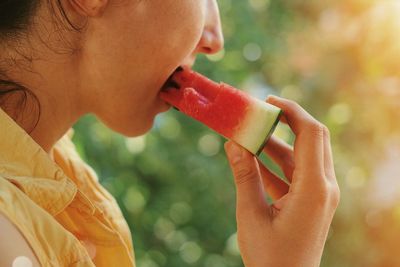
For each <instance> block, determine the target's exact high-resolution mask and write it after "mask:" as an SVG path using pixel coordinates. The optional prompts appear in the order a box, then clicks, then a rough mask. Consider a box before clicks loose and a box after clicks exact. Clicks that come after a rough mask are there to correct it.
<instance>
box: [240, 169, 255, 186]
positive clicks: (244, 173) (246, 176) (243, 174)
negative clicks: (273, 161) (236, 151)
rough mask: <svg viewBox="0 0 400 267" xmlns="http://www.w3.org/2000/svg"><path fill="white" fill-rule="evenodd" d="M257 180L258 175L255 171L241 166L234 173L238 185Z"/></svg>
mask: <svg viewBox="0 0 400 267" xmlns="http://www.w3.org/2000/svg"><path fill="white" fill-rule="evenodd" d="M257 179H258V173H257V171H256V170H254V169H252V168H249V167H245V166H241V167H240V168H237V169H236V171H235V180H236V183H237V184H238V185H240V184H244V183H248V182H251V181H254V180H257Z"/></svg>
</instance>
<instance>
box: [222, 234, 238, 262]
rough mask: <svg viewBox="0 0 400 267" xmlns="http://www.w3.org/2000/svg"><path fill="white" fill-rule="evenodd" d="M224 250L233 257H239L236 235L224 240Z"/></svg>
mask: <svg viewBox="0 0 400 267" xmlns="http://www.w3.org/2000/svg"><path fill="white" fill-rule="evenodd" d="M225 249H226V251H227V252H228V253H229V254H231V255H235V256H239V255H240V250H239V245H238V242H237V233H234V234H232V235H231V236H230V237H229V238H228V240H226V247H225Z"/></svg>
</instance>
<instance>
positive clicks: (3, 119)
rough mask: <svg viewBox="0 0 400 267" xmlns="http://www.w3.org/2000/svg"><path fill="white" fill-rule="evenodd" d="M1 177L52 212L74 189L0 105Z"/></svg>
mask: <svg viewBox="0 0 400 267" xmlns="http://www.w3.org/2000/svg"><path fill="white" fill-rule="evenodd" d="M0 176H2V177H4V178H6V179H8V180H9V181H10V182H12V183H14V184H15V185H16V186H18V188H20V189H21V190H22V191H23V192H24V193H25V194H26V195H28V196H29V198H31V199H32V200H33V201H34V202H36V203H37V204H38V205H40V206H41V207H42V208H44V209H45V210H47V211H48V212H49V213H50V214H52V215H56V214H58V213H59V212H61V211H62V210H63V209H64V208H65V207H66V206H67V205H68V204H69V203H70V202H71V201H72V200H73V198H74V197H75V194H76V192H77V188H76V185H75V184H74V183H73V182H72V181H71V180H70V179H69V178H68V176H67V175H66V174H65V173H64V172H63V170H62V169H61V168H60V167H59V166H58V165H57V164H56V163H55V162H54V161H53V160H52V159H51V158H50V156H49V154H47V153H46V152H45V151H44V150H43V149H42V148H41V147H40V146H39V145H38V144H37V143H36V142H35V141H34V140H33V139H32V138H31V136H30V135H29V134H27V133H26V132H25V131H24V130H23V129H22V128H21V127H20V126H19V125H18V124H17V123H16V122H15V121H14V120H13V119H12V118H11V117H10V116H9V115H8V114H7V113H5V112H4V111H3V110H2V109H1V108H0Z"/></svg>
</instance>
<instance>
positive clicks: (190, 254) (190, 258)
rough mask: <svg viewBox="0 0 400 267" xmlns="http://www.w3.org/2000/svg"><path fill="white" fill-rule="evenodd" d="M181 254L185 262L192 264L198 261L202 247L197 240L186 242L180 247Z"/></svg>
mask: <svg viewBox="0 0 400 267" xmlns="http://www.w3.org/2000/svg"><path fill="white" fill-rule="evenodd" d="M179 254H180V256H181V258H182V260H184V261H185V262H187V263H189V264H191V263H195V262H196V261H198V260H199V259H200V257H201V254H202V249H201V247H200V246H199V245H197V243H195V242H186V243H185V244H183V245H182V247H181V248H180V251H179Z"/></svg>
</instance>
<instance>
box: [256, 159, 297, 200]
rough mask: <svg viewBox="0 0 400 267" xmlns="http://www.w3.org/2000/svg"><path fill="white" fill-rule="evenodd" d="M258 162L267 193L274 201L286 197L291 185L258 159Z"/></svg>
mask: <svg viewBox="0 0 400 267" xmlns="http://www.w3.org/2000/svg"><path fill="white" fill-rule="evenodd" d="M257 161H258V166H259V168H260V173H261V178H262V183H263V186H264V190H265V192H266V193H267V194H268V195H269V196H270V197H271V198H272V199H273V200H274V201H275V200H278V199H280V198H281V197H283V196H284V195H286V194H287V193H288V192H289V185H288V184H287V183H286V182H285V181H283V180H282V179H281V178H279V177H278V176H277V175H276V174H274V173H273V172H271V171H270V170H269V169H268V168H267V167H265V166H264V165H263V163H262V162H261V161H260V160H258V159H257Z"/></svg>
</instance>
